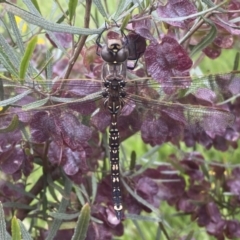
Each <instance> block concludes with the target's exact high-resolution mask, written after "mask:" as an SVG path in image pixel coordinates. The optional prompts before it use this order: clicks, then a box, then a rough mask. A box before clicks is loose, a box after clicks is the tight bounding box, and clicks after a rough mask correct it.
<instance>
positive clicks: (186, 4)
mask: <svg viewBox="0 0 240 240" xmlns="http://www.w3.org/2000/svg"><path fill="white" fill-rule="evenodd" d="M196 12H197V9H196V7H195V5H194V4H193V3H192V2H190V1H188V0H169V1H168V3H167V4H166V5H165V6H161V5H160V4H159V6H158V8H157V13H158V15H159V17H161V18H177V17H184V16H189V15H191V14H194V13H196ZM193 20H194V18H190V19H186V20H184V21H174V20H173V21H166V22H167V23H168V24H170V25H172V26H176V27H180V28H187V27H188V24H189V23H190V22H191V21H193Z"/></svg>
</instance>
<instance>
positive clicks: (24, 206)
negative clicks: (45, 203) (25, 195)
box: [3, 202, 34, 210]
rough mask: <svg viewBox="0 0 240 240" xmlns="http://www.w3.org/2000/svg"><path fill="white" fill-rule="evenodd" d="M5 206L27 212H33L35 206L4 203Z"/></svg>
mask: <svg viewBox="0 0 240 240" xmlns="http://www.w3.org/2000/svg"><path fill="white" fill-rule="evenodd" d="M3 206H4V207H6V208H16V209H26V210H33V209H34V207H33V206H29V205H27V204H23V203H18V202H4V203H3Z"/></svg>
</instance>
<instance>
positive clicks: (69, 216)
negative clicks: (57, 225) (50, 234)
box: [49, 213, 79, 221]
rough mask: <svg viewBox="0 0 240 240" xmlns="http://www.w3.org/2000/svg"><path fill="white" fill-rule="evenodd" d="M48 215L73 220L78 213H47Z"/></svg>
mask: <svg viewBox="0 0 240 240" xmlns="http://www.w3.org/2000/svg"><path fill="white" fill-rule="evenodd" d="M49 216H52V217H54V218H55V219H60V220H68V221H69V220H73V219H76V217H78V216H79V213H71V214H69V213H49Z"/></svg>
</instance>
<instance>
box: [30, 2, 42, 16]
mask: <svg viewBox="0 0 240 240" xmlns="http://www.w3.org/2000/svg"><path fill="white" fill-rule="evenodd" d="M31 2H32V3H33V5H34V6H35V8H36V9H37V10H38V12H39V13H40V14H41V10H40V7H39V5H38V2H37V0H31Z"/></svg>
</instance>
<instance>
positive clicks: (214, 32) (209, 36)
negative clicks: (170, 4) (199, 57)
mask: <svg viewBox="0 0 240 240" xmlns="http://www.w3.org/2000/svg"><path fill="white" fill-rule="evenodd" d="M204 21H205V22H207V23H208V24H209V25H210V26H211V30H210V32H209V31H208V32H207V35H206V36H205V37H204V38H203V39H202V41H201V42H200V43H199V44H198V45H196V46H195V47H194V48H193V50H192V51H191V54H190V56H191V57H192V56H193V55H194V54H195V53H197V52H199V51H201V50H202V49H204V48H205V47H207V46H208V45H209V44H210V43H212V42H213V40H214V39H215V37H216V35H217V28H216V27H215V25H214V23H213V22H212V21H211V20H209V19H205V18H204Z"/></svg>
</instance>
